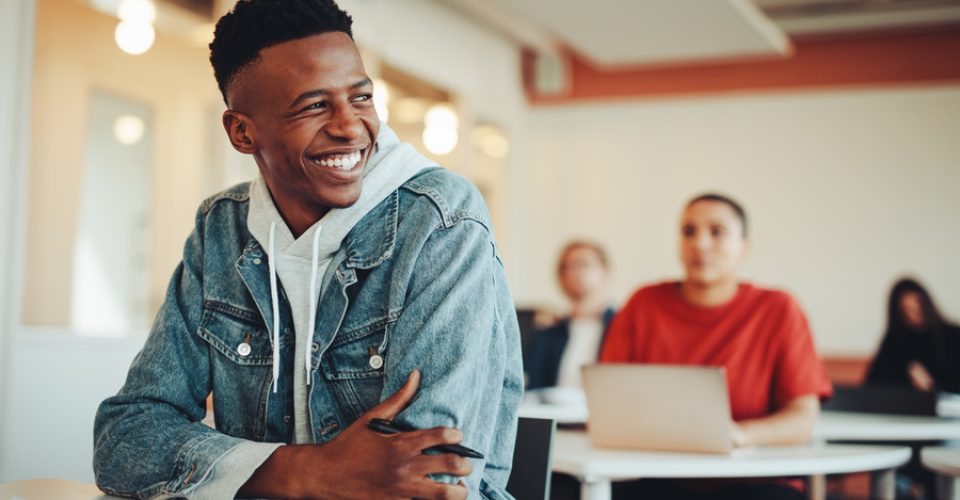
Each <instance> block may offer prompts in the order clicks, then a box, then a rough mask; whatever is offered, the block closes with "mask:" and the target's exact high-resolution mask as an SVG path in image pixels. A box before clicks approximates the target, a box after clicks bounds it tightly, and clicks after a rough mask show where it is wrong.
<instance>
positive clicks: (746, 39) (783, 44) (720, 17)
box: [488, 0, 789, 65]
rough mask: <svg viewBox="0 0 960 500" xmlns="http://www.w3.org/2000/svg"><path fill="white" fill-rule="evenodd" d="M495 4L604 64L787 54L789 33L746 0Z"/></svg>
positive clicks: (505, 0) (511, 0)
mask: <svg viewBox="0 0 960 500" xmlns="http://www.w3.org/2000/svg"><path fill="white" fill-rule="evenodd" d="M488 1H490V0H488ZM497 1H498V2H499V3H500V4H501V7H502V8H504V9H507V10H511V11H513V12H515V13H516V14H517V15H519V16H522V17H525V18H527V19H529V20H531V21H533V22H535V24H537V25H539V26H541V27H543V28H544V29H545V30H547V31H548V32H551V33H552V34H553V35H554V36H556V37H557V38H558V39H561V40H562V41H563V42H564V43H565V44H567V45H569V46H570V47H572V48H573V49H575V50H577V51H578V52H580V53H581V54H583V55H585V56H587V57H589V58H590V59H591V60H593V61H594V62H595V63H598V64H601V65H637V64H658V63H664V62H678V61H680V62H682V61H695V60H707V59H716V58H737V57H745V56H760V55H766V56H774V55H778V54H785V53H787V52H788V51H789V41H788V39H787V38H786V36H785V35H784V34H783V33H782V32H781V31H780V30H779V28H777V27H776V25H774V24H773V23H772V22H770V21H769V20H768V19H767V18H766V17H765V16H764V15H763V13H762V12H760V11H759V9H758V8H757V7H756V6H755V5H754V4H753V3H751V2H749V1H748V0H634V1H622V0H591V1H589V2H584V1H558V0H497Z"/></svg>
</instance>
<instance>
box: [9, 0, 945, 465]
mask: <svg viewBox="0 0 960 500" xmlns="http://www.w3.org/2000/svg"><path fill="white" fill-rule="evenodd" d="M339 3H340V5H341V7H343V8H344V9H345V10H347V11H348V12H350V13H351V14H352V15H353V18H354V22H355V24H354V33H355V39H356V41H357V43H358V45H359V47H360V49H361V52H362V53H363V56H364V61H365V64H366V67H367V71H368V73H369V74H370V75H371V77H373V78H374V79H375V88H376V98H375V99H376V101H377V106H378V110H379V112H380V116H381V118H382V119H385V120H386V121H387V123H388V124H389V125H390V126H391V127H393V128H394V129H395V130H396V131H397V132H398V134H399V135H400V136H401V138H402V139H404V140H406V141H409V142H412V143H414V144H415V145H416V146H417V147H418V148H419V149H420V150H421V151H423V152H424V153H425V154H428V156H430V157H431V158H433V159H435V160H436V161H437V162H438V164H440V165H443V166H445V167H447V168H449V169H451V170H453V171H456V172H458V173H460V174H462V175H464V176H466V177H467V178H469V179H471V180H472V181H473V182H474V183H475V184H476V185H477V186H478V187H479V189H480V191H481V192H482V194H483V195H484V197H485V198H486V200H487V203H488V205H489V207H490V210H491V214H492V216H493V222H494V227H495V231H496V236H497V240H498V243H499V245H500V250H501V253H502V255H503V257H504V260H505V263H506V267H507V273H508V276H509V279H510V281H511V283H510V284H511V288H512V292H513V294H514V297H515V299H516V302H517V305H518V306H519V307H521V308H524V309H537V310H544V311H562V308H563V306H564V302H563V299H562V296H561V294H560V292H559V289H558V287H557V284H556V279H555V276H554V271H555V260H556V257H557V252H558V251H559V249H560V247H561V246H562V245H563V243H565V242H566V241H567V240H569V239H571V238H589V239H591V240H594V241H597V242H599V243H601V244H602V245H604V246H605V247H606V248H607V249H608V251H609V253H610V256H611V261H612V266H613V282H612V284H611V285H612V286H611V295H612V296H611V299H612V300H613V302H614V303H615V304H618V305H619V304H622V303H623V301H624V300H625V299H626V298H627V296H628V294H629V293H630V292H631V291H632V290H633V289H635V288H636V287H637V286H638V285H640V284H642V283H647V282H650V281H655V280H660V279H667V278H675V277H679V276H680V275H681V268H680V266H679V263H678V259H677V256H676V255H677V218H678V216H679V214H680V210H681V208H682V205H683V203H684V202H685V201H686V200H687V199H689V198H690V197H692V196H693V195H695V194H698V193H700V192H703V191H708V190H709V191H720V192H723V193H726V194H729V195H731V196H733V197H734V198H736V199H738V200H739V201H741V202H742V203H743V204H744V205H745V208H746V209H747V212H748V215H749V217H750V218H751V239H752V240H753V248H752V253H751V255H750V256H749V257H748V260H747V264H746V265H745V268H744V277H745V278H746V279H748V280H751V281H754V282H757V283H759V284H762V285H768V286H774V287H778V288H783V289H786V290H788V291H790V292H791V293H793V294H794V295H795V296H796V297H797V298H798V299H799V300H800V302H801V303H802V304H803V306H804V307H805V309H806V311H807V314H808V317H809V319H810V322H811V324H812V327H813V332H814V335H815V339H816V342H817V347H818V349H819V350H820V352H821V354H822V355H824V356H825V357H826V358H827V359H828V360H831V361H832V363H833V365H832V366H834V367H835V371H836V373H845V374H844V375H842V376H847V377H850V378H856V377H857V376H859V372H857V370H858V369H859V367H860V366H862V361H863V360H864V359H867V358H869V356H871V355H872V353H873V352H874V350H875V348H876V345H877V342H878V341H879V338H880V335H881V334H882V329H883V326H884V314H885V305H886V304H885V301H886V294H887V292H888V289H889V286H890V285H891V284H892V282H893V281H894V280H895V279H896V278H897V277H899V276H901V275H905V274H910V275H913V276H915V277H917V278H919V279H920V280H921V281H923V282H924V283H925V284H927V285H928V287H929V289H930V291H931V293H932V294H933V296H934V297H935V298H936V299H937V301H938V303H939V305H940V307H941V309H942V310H943V311H944V312H945V314H946V315H947V316H948V317H949V318H952V319H958V318H960V258H958V256H960V196H958V191H960V1H955V0H754V1H752V2H751V1H749V0H741V1H735V0H643V1H633V2H622V1H616V0H593V1H591V2H582V1H576V0H510V1H506V0H496V1H494V0H488V1H486V2H472V1H469V0H341V1H340V2H339ZM232 4H233V2H232V1H230V0H3V2H0V63H2V65H3V67H5V68H6V69H5V71H4V76H3V77H2V79H0V109H3V110H4V111H3V113H0V115H2V116H0V190H2V191H0V200H2V202H0V203H2V205H0V409H2V410H0V482H2V481H13V480H18V479H23V478H29V477H41V476H57V477H64V478H69V479H75V480H80V481H87V482H90V481H92V471H91V470H90V459H91V450H92V443H91V435H92V431H91V429H92V421H93V413H94V411H95V408H96V405H97V404H98V403H99V401H100V400H102V399H103V398H104V397H106V396H108V395H110V394H113V393H114V392H116V390H117V389H118V388H119V386H120V384H122V381H123V378H124V375H125V372H126V368H127V366H128V364H129V362H130V361H131V359H132V358H133V356H134V355H135V353H136V352H137V351H138V349H139V347H140V345H142V343H143V340H144V338H145V335H146V333H147V330H148V328H149V325H150V323H151V321H152V317H153V315H154V314H155V313H156V310H157V309H158V307H159V305H160V301H161V300H162V297H163V292H164V289H165V287H166V284H167V280H168V279H169V276H170V274H171V272H172V271H173V268H174V267H175V266H176V264H177V262H178V261H179V259H180V253H181V249H182V244H183V241H184V239H185V238H186V236H187V234H188V233H189V231H190V230H191V228H192V224H193V215H194V213H195V210H196V207H197V206H198V204H199V203H200V201H201V200H202V199H204V198H205V197H206V196H208V195H210V194H212V193H214V192H216V191H218V190H221V189H223V188H226V187H228V186H230V185H233V184H235V183H238V182H243V181H246V180H250V179H251V178H252V177H253V176H254V175H256V168H255V165H254V164H253V162H252V160H251V159H250V158H248V157H244V156H242V155H240V154H239V153H236V152H235V151H233V149H232V148H231V147H230V145H229V143H228V142H227V140H226V137H225V134H224V133H223V130H222V127H221V125H220V114H221V113H222V111H223V109H224V105H223V102H222V100H221V98H220V95H219V93H218V91H217V87H216V84H215V82H214V79H213V72H212V70H211V68H210V65H209V62H208V60H207V57H208V50H207V44H208V43H209V42H210V40H211V37H212V30H213V24H214V22H215V20H216V19H217V18H219V16H220V15H222V14H223V13H225V12H226V11H228V10H229V8H230V7H231V6H232ZM844 367H849V369H848V372H843V370H844ZM851 370H852V371H851Z"/></svg>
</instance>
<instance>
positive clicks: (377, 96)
mask: <svg viewBox="0 0 960 500" xmlns="http://www.w3.org/2000/svg"><path fill="white" fill-rule="evenodd" d="M389 102H390V87H389V86H388V85H387V82H385V81H383V80H382V79H380V78H374V79H373V107H374V109H376V110H377V116H378V117H380V121H381V122H384V123H386V122H387V121H388V120H389V119H390V109H389V108H388V107H387V104H388V103H389Z"/></svg>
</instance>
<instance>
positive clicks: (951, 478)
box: [920, 446, 960, 500]
mask: <svg viewBox="0 0 960 500" xmlns="http://www.w3.org/2000/svg"><path fill="white" fill-rule="evenodd" d="M920 460H921V461H922V462H923V466H924V467H926V468H928V469H930V470H932V471H934V472H936V473H937V478H938V479H937V498H939V499H940V500H947V499H949V500H960V448H947V447H944V446H928V447H926V448H924V449H923V450H922V451H921V452H920Z"/></svg>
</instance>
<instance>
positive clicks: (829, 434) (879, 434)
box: [811, 411, 960, 489]
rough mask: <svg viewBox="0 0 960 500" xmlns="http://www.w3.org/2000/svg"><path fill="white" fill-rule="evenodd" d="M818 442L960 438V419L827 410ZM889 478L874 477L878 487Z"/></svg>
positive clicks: (817, 482) (817, 480) (815, 484)
mask: <svg viewBox="0 0 960 500" xmlns="http://www.w3.org/2000/svg"><path fill="white" fill-rule="evenodd" d="M813 435H814V440H815V441H818V442H827V441H868V442H869V441H880V442H887V443H889V442H903V443H907V442H917V441H941V440H954V439H960V419H957V418H944V417H934V416H917V415H884V414H876V413H860V412H836V411H824V412H821V413H820V420H819V421H818V422H817V426H816V427H815V428H814V430H813ZM886 480H887V478H886V476H881V475H877V474H873V477H872V478H871V481H872V482H873V484H874V488H876V487H877V486H876V485H877V483H878V482H883V481H886ZM811 483H812V488H814V489H824V488H825V480H824V478H823V477H822V476H819V477H814V478H812V481H811Z"/></svg>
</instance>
